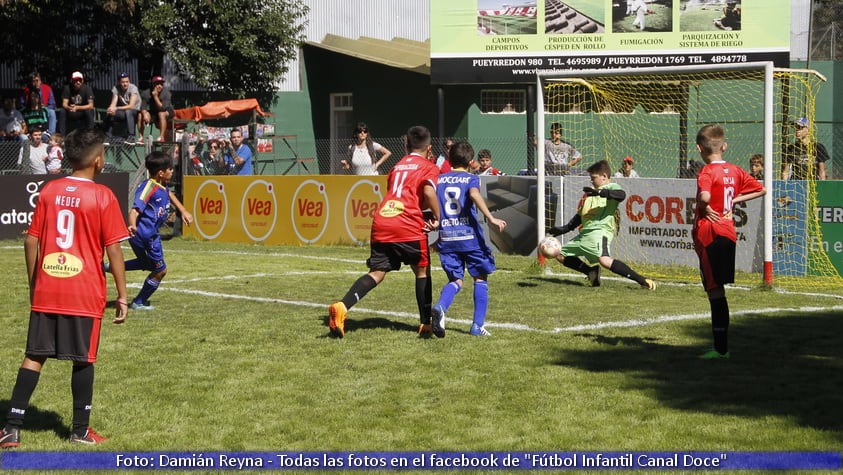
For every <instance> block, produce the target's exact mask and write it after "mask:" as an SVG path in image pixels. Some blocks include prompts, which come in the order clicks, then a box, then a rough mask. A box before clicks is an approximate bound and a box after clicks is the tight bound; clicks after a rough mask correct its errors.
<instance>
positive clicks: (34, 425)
mask: <svg viewBox="0 0 843 475" xmlns="http://www.w3.org/2000/svg"><path fill="white" fill-rule="evenodd" d="M11 405H12V403H11V401H9V400H8V399H3V400H2V401H0V414H3V415H4V416H5V415H6V414H8V413H9V407H11ZM4 420H5V417H4ZM23 431H39V432H43V431H53V432H55V434H56V435H57V436H58V437H60V438H67V437H70V428H69V427H66V426H65V425H64V424H63V423H62V417H61V416H60V415H59V414H58V413H56V412H53V411H42V410H40V409H38V408H37V407H35V406H29V408H28V409H27V410H26V418H25V419H24V421H23V429H22V432H23ZM21 438H23V436H21Z"/></svg>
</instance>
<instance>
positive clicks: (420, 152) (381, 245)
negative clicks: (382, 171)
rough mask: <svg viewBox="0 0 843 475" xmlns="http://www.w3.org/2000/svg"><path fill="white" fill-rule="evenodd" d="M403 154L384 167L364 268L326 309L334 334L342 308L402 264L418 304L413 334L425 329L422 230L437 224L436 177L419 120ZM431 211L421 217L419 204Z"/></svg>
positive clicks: (340, 327) (428, 297) (341, 324)
mask: <svg viewBox="0 0 843 475" xmlns="http://www.w3.org/2000/svg"><path fill="white" fill-rule="evenodd" d="M406 148H407V155H405V156H404V157H403V158H402V159H401V160H400V161H398V163H396V164H395V166H394V167H393V168H392V170H391V171H390V172H389V177H388V178H387V194H386V196H385V197H384V199H383V200H382V201H381V203H380V205H379V206H378V211H377V212H376V213H375V217H374V220H373V221H372V234H371V244H370V247H371V254H370V256H369V259H368V260H366V265H367V266H368V267H369V272H368V273H367V274H365V275H363V276H361V277H360V278H359V279H357V281H356V282H354V285H352V286H351V288H350V289H349V290H348V292H347V293H346V294H345V297H343V298H342V300H340V301H339V302H335V303H334V304H332V305H331V306H330V307H329V309H328V312H329V316H330V318H329V320H328V326H329V327H330V329H331V334H333V335H334V336H336V337H338V338H342V337H343V336H344V335H345V316H346V313H347V312H348V309H349V308H351V307H352V306H353V305H354V304H356V303H357V302H359V301H360V299H362V298H363V297H364V296H365V295H366V294H367V293H369V291H371V290H372V289H374V288H375V287H376V286H377V285H378V284H380V283H381V282H382V281H383V279H384V277H386V273H387V272H390V271H394V270H398V269H400V268H401V264H402V263H403V264H407V265H409V266H410V267H412V269H413V273H414V274H415V276H416V303H417V304H418V307H419V320H420V325H419V334H420V335H422V336H428V335H430V334H431V331H432V330H431V326H430V304H431V301H432V300H433V291H432V288H431V282H430V274H429V268H430V250H429V248H428V245H427V232H428V231H430V230H432V229H435V228H436V227H438V225H439V221H438V216H439V202H438V201H437V199H436V178H437V177H438V176H439V169H438V168H437V167H436V165H435V164H434V162H433V159H432V157H433V153H432V152H431V144H430V131H429V130H428V129H427V128H426V127H423V126H415V127H411V128H410V129H409V130H408V131H407V143H406ZM428 208H429V209H430V210H431V211H432V217H430V218H427V219H426V218H425V216H424V214H423V210H425V209H428Z"/></svg>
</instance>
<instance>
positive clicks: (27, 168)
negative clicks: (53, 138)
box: [18, 126, 47, 175]
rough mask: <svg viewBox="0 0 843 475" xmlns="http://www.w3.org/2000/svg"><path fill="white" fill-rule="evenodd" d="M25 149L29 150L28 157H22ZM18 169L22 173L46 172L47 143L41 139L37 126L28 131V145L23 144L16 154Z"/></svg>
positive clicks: (35, 173) (38, 173)
mask: <svg viewBox="0 0 843 475" xmlns="http://www.w3.org/2000/svg"><path fill="white" fill-rule="evenodd" d="M26 150H29V152H28V155H29V156H28V157H24V155H26V153H24V152H25V151H26ZM18 169H20V171H21V173H24V174H26V173H28V174H31V175H46V174H47V144H46V143H44V142H43V141H42V140H41V129H40V128H39V127H37V126H35V127H33V128H32V130H31V131H30V132H29V147H26V146H24V147H23V148H22V149H21V152H20V155H18Z"/></svg>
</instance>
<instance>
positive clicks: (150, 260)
mask: <svg viewBox="0 0 843 475" xmlns="http://www.w3.org/2000/svg"><path fill="white" fill-rule="evenodd" d="M129 245H131V246H132V250H133V251H135V256H137V258H138V260H139V261H140V263H141V266H142V267H141V268H142V269H143V270H148V271H151V272H161V271H162V270H166V269H167V263H166V262H164V246H163V245H162V244H161V236H155V237H152V238H149V239H140V238H137V237H135V238H132V239H129Z"/></svg>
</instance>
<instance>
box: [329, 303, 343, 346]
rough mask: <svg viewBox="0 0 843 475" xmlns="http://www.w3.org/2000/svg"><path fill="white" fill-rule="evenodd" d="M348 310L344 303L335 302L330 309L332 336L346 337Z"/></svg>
mask: <svg viewBox="0 0 843 475" xmlns="http://www.w3.org/2000/svg"><path fill="white" fill-rule="evenodd" d="M346 313H348V309H347V308H345V304H344V303H342V302H334V303H332V304H331V306H330V307H328V316H329V317H328V327H329V328H330V329H331V334H332V335H334V336H335V337H337V338H342V337H343V336H345V314H346Z"/></svg>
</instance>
